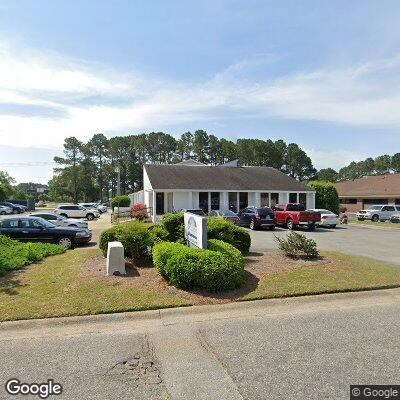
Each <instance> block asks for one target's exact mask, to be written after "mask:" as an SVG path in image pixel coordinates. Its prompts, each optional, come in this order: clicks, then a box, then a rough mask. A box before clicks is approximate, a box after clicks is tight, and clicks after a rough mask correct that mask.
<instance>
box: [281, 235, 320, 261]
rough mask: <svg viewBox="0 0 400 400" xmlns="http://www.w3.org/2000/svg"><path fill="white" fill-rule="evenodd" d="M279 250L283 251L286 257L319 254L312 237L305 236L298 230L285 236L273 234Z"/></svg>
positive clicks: (312, 256)
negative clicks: (280, 236)
mask: <svg viewBox="0 0 400 400" xmlns="http://www.w3.org/2000/svg"><path fill="white" fill-rule="evenodd" d="M275 240H276V242H277V243H278V247H279V250H281V251H283V252H284V253H285V255H286V256H288V257H301V256H305V257H310V258H315V257H318V256H319V252H318V248H317V243H316V241H315V240H313V239H309V238H307V236H306V235H304V234H302V233H298V232H291V233H290V235H288V236H287V237H286V238H279V237H277V236H275Z"/></svg>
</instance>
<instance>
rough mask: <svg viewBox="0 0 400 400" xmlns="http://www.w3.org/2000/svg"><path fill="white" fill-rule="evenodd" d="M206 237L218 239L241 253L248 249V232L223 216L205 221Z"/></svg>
mask: <svg viewBox="0 0 400 400" xmlns="http://www.w3.org/2000/svg"><path fill="white" fill-rule="evenodd" d="M207 226H208V239H218V240H222V241H224V242H226V243H229V244H231V245H232V246H234V247H236V248H237V249H238V250H240V252H241V253H242V254H247V253H248V252H249V250H250V245H251V238H250V235H249V233H248V232H247V231H246V230H244V229H243V228H240V227H238V226H236V225H235V224H233V223H232V222H230V221H227V220H226V219H223V218H209V219H208V221H207Z"/></svg>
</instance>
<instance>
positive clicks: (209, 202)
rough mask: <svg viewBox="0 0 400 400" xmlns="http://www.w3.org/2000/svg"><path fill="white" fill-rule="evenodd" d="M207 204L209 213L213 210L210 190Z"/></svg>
mask: <svg viewBox="0 0 400 400" xmlns="http://www.w3.org/2000/svg"><path fill="white" fill-rule="evenodd" d="M207 206H208V210H207V213H209V212H210V211H211V192H208V201H207Z"/></svg>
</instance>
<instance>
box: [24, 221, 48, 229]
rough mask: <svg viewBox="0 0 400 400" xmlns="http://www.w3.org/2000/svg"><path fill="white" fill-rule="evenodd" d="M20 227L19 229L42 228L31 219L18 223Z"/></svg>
mask: <svg viewBox="0 0 400 400" xmlns="http://www.w3.org/2000/svg"><path fill="white" fill-rule="evenodd" d="M20 227H21V228H30V229H37V228H42V227H43V226H42V225H41V224H40V223H39V222H37V221H35V220H33V219H23V220H21V221H20Z"/></svg>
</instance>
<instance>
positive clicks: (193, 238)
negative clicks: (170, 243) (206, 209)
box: [183, 212, 207, 249]
mask: <svg viewBox="0 0 400 400" xmlns="http://www.w3.org/2000/svg"><path fill="white" fill-rule="evenodd" d="M183 218H184V222H185V239H186V241H187V244H188V246H189V247H197V248H199V249H206V248H207V218H206V217H202V216H201V215H197V214H192V213H189V212H185V213H184V214H183Z"/></svg>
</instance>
